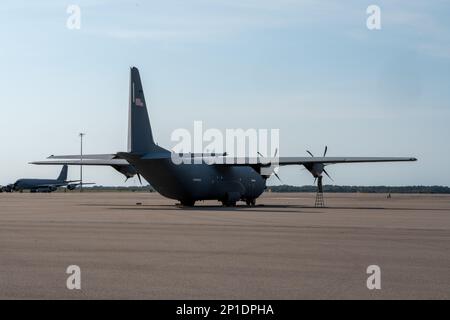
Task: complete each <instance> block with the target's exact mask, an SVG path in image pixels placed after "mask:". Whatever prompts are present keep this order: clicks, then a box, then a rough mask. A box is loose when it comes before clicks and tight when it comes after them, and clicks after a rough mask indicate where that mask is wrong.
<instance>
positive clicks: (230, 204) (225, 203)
mask: <svg viewBox="0 0 450 320" xmlns="http://www.w3.org/2000/svg"><path fill="white" fill-rule="evenodd" d="M222 205H223V206H224V207H236V201H228V200H227V201H222Z"/></svg>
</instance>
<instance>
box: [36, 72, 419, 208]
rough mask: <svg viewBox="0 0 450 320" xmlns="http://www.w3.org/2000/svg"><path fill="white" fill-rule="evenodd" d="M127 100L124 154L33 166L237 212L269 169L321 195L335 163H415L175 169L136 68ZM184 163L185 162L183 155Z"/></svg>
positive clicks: (308, 160)
mask: <svg viewBox="0 0 450 320" xmlns="http://www.w3.org/2000/svg"><path fill="white" fill-rule="evenodd" d="M130 71H131V72H130V73H131V74H130V96H129V119H128V152H118V153H116V154H94V155H85V156H83V159H81V157H80V155H66V156H50V157H49V158H48V159H51V160H46V161H38V162H32V163H33V164H39V165H61V164H64V165H81V164H82V165H84V166H86V165H92V166H111V167H113V168H114V169H116V170H117V171H119V172H121V173H122V174H123V175H125V177H126V178H130V177H133V176H134V175H136V174H137V175H138V177H139V178H140V175H142V176H143V177H144V178H145V179H146V180H147V181H148V182H149V183H150V184H151V186H152V187H153V188H154V189H155V190H156V191H158V192H159V193H160V194H162V195H163V196H165V197H167V198H171V199H176V200H178V201H180V202H181V204H182V205H184V206H193V205H194V204H195V202H196V201H201V200H218V201H220V202H222V204H223V205H225V206H235V205H236V202H237V201H245V202H246V203H247V205H255V202H256V199H257V198H258V197H259V196H260V195H261V194H262V193H263V191H264V190H265V188H266V180H267V179H268V178H269V177H270V176H271V175H272V174H275V175H276V173H275V172H274V170H273V169H271V171H269V172H267V170H266V169H267V168H273V167H274V165H275V167H278V166H287V165H302V166H304V167H305V168H306V169H307V170H308V171H309V172H311V174H312V175H313V176H314V177H315V178H316V179H318V184H319V190H320V191H321V189H322V173H325V174H326V175H328V173H327V172H326V171H325V168H324V167H325V166H326V165H330V164H337V163H365V162H394V161H416V160H417V159H416V158H411V157H407V158H400V157H394V158H392V157H388V158H387V157H326V150H325V153H324V156H323V157H314V156H312V154H311V157H278V158H276V161H274V162H273V163H272V162H271V161H269V162H268V161H264V159H262V158H256V161H251V160H252V159H253V160H255V159H254V158H252V159H251V158H244V159H242V158H241V159H237V158H234V159H233V161H216V163H213V164H211V163H210V162H207V161H206V160H205V159H207V158H208V157H214V158H215V159H217V158H227V155H226V154H215V155H214V154H212V155H211V154H210V155H207V154H205V155H202V154H190V155H188V157H192V158H197V157H202V161H200V162H199V163H197V162H195V161H194V162H189V163H181V164H177V163H175V162H174V161H173V160H172V155H173V152H172V151H169V150H167V149H164V148H162V147H160V146H158V145H157V144H156V143H155V142H154V140H153V134H152V129H151V126H150V120H149V116H148V111H147V105H146V103H145V97H144V91H143V87H142V83H141V78H140V75H139V71H138V69H137V68H135V67H132V68H131V70H130ZM183 157H185V156H184V155H183Z"/></svg>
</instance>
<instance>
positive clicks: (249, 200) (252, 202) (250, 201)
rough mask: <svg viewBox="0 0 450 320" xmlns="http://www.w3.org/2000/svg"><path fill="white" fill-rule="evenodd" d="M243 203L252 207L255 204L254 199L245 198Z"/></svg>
mask: <svg viewBox="0 0 450 320" xmlns="http://www.w3.org/2000/svg"><path fill="white" fill-rule="evenodd" d="M245 203H246V204H247V206H249V207H254V206H256V199H247V200H245Z"/></svg>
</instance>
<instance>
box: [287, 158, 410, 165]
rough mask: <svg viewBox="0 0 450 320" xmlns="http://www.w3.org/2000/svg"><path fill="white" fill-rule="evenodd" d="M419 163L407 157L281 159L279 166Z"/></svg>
mask: <svg viewBox="0 0 450 320" xmlns="http://www.w3.org/2000/svg"><path fill="white" fill-rule="evenodd" d="M402 161H417V159H416V158H412V157H411V158H407V157H280V158H279V165H280V166H287V165H294V164H300V165H301V164H314V163H323V164H336V163H367V162H402Z"/></svg>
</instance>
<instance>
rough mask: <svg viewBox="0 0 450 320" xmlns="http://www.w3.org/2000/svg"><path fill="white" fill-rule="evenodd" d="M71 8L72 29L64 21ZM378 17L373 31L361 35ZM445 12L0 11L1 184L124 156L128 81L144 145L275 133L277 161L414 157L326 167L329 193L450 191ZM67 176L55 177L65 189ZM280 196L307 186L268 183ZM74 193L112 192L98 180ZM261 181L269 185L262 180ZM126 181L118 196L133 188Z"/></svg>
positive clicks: (138, 4)
mask: <svg viewBox="0 0 450 320" xmlns="http://www.w3.org/2000/svg"><path fill="white" fill-rule="evenodd" d="M70 4H77V5H79V6H80V8H81V29H80V30H69V29H67V28H66V20H67V18H68V16H69V15H68V14H67V13H66V8H67V6H68V5H70ZM370 4H376V5H379V6H380V8H381V25H382V29H381V30H377V31H370V30H368V29H367V28H366V19H367V14H366V8H367V6H368V5H370ZM449 14H450V3H449V2H448V1H426V2H425V1H415V0H413V1H375V0H372V1H345V2H343V1H313V0H309V1H294V0H279V1H267V0H259V1H257V0H240V1H233V0H228V1H226V0H218V1H210V0H193V1H181V0H180V1H174V0H171V1H164V2H163V1H158V2H156V1H145V2H144V1H134V2H130V1H99V0H97V1H96V0H90V1H76V0H73V1H61V0H58V1H32V2H31V1H3V2H2V4H1V5H0V23H1V28H0V41H1V46H0V67H1V72H0V93H1V94H0V108H1V109H0V110H1V114H0V128H1V130H0V141H1V144H2V165H1V169H0V184H7V183H10V182H13V181H15V180H16V179H17V178H20V177H51V176H55V177H56V175H57V173H58V171H59V168H57V167H37V166H32V165H28V164H27V163H28V162H29V161H33V160H42V159H44V158H45V157H47V156H48V155H50V154H67V153H69V154H72V153H77V152H78V149H79V138H78V136H77V134H78V132H80V131H83V132H86V133H87V136H86V140H85V141H86V143H85V151H86V152H88V153H111V152H116V151H123V150H126V141H127V138H126V134H127V101H128V80H129V79H128V77H129V75H128V72H129V67H130V66H132V65H135V66H137V67H139V69H140V71H141V76H142V78H143V83H144V90H145V93H146V98H147V100H148V101H147V103H148V104H149V105H150V117H151V122H152V126H153V131H154V136H155V138H156V139H157V141H158V143H159V144H160V145H163V146H166V147H172V146H173V145H174V143H173V142H171V141H170V134H171V132H172V131H173V130H174V129H177V128H187V129H192V128H193V122H194V121H195V120H203V121H204V124H205V126H206V127H209V128H219V129H225V128H268V129H270V128H279V129H280V140H281V146H280V153H281V155H282V156H293V155H297V156H302V155H306V152H305V150H306V149H309V150H311V151H312V152H313V153H317V154H320V153H321V152H322V151H323V148H324V146H325V145H328V147H329V152H328V155H330V156H340V155H346V156H416V157H417V158H419V162H417V163H411V164H381V165H380V164H370V165H369V164H368V165H362V164H360V165H336V166H333V167H330V168H329V170H328V171H329V172H330V173H331V174H332V176H333V177H334V179H335V183H336V184H352V185H382V184H388V185H410V184H414V185H416V184H424V185H432V184H441V185H449V184H450V183H449V178H450V168H449V166H447V165H446V164H447V159H448V158H449V157H450V148H449V147H448V145H449V143H448V142H447V140H448V138H449V136H450V126H449V120H450V90H449V88H450V21H449V19H448V16H449ZM77 175H78V170H77V169H75V168H73V169H72V170H69V176H70V177H72V178H76V177H77ZM279 175H280V176H281V177H282V179H283V182H284V183H288V184H295V185H303V184H310V183H312V181H313V179H312V178H311V176H310V175H309V173H307V172H306V171H302V170H300V168H299V167H291V168H281V170H280V172H279ZM85 176H86V179H88V180H91V181H95V182H97V183H99V184H105V185H121V184H123V180H124V179H123V178H122V176H121V175H120V174H118V173H116V172H115V171H113V170H112V169H109V168H88V169H86V170H85ZM271 182H274V183H276V180H272V179H271ZM136 183H137V182H136V180H133V181H129V182H128V183H127V184H128V185H134V184H136Z"/></svg>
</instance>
